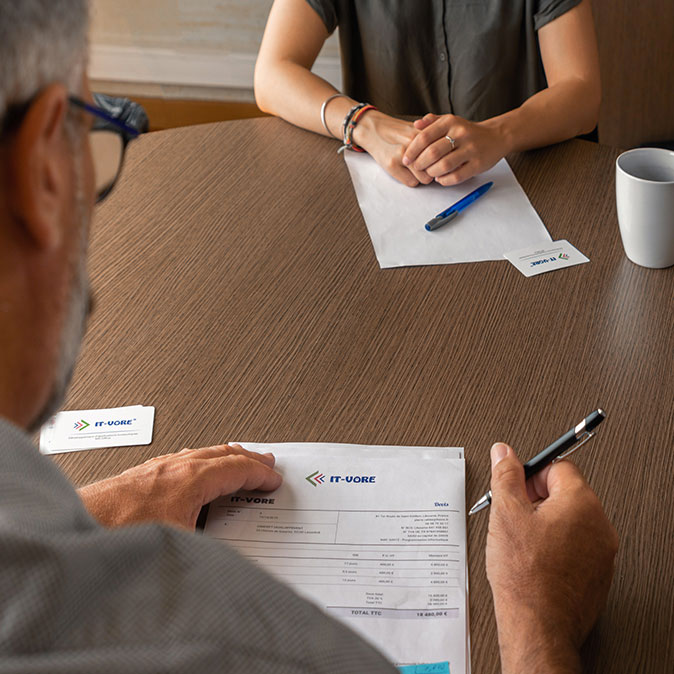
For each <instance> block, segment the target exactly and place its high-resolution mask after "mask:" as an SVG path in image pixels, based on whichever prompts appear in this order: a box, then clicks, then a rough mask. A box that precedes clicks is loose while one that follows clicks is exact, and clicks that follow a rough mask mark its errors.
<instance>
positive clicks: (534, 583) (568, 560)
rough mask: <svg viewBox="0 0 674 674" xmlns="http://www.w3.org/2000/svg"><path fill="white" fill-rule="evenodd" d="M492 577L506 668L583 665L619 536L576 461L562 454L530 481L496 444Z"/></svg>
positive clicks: (548, 669)
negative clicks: (580, 651) (582, 654)
mask: <svg viewBox="0 0 674 674" xmlns="http://www.w3.org/2000/svg"><path fill="white" fill-rule="evenodd" d="M491 457H492V480H491V491H492V503H491V512H490V517H489V533H488V536H487V552H486V558H487V577H488V579H489V583H490V585H491V588H492V593H493V596H494V610H495V613H496V622H497V626H498V638H499V647H500V650H501V664H502V671H503V674H514V673H515V672H517V673H521V672H545V673H552V672H554V673H556V674H557V673H561V672H565V673H566V672H574V673H575V672H580V661H579V655H578V649H579V648H580V645H581V644H582V643H583V641H584V640H585V638H586V636H587V634H588V632H589V631H590V629H591V628H592V626H593V625H594V623H595V621H596V620H597V617H598V616H599V613H600V611H601V610H602V608H603V607H604V604H605V603H606V598H607V596H608V590H609V587H610V585H611V579H612V577H613V565H614V559H615V555H616V553H617V550H618V535H617V533H616V531H615V529H614V528H613V526H612V525H611V523H610V522H609V521H608V519H607V518H606V515H605V514H604V511H603V509H602V506H601V504H600V502H599V500H598V499H597V497H596V495H595V493H594V492H593V491H592V489H591V488H590V486H589V485H588V483H587V482H586V481H585V479H584V478H583V476H582V475H581V473H580V471H579V470H578V468H576V466H575V465H573V464H572V463H570V462H568V461H560V462H559V463H555V464H553V465H552V466H549V467H548V468H546V469H545V470H543V471H541V472H540V473H538V474H537V475H535V476H534V477H533V478H532V479H531V480H529V481H528V482H525V480H524V470H523V467H522V464H521V463H520V461H519V460H518V459H517V456H516V455H515V453H514V451H513V450H512V449H511V448H510V447H508V446H507V445H504V444H502V443H497V444H496V445H494V446H493V447H492V450H491Z"/></svg>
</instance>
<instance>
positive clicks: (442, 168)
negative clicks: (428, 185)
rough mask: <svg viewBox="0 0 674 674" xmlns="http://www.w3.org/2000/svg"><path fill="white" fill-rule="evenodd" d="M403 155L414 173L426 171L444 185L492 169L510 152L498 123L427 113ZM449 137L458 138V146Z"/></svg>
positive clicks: (456, 142) (405, 164)
mask: <svg viewBox="0 0 674 674" xmlns="http://www.w3.org/2000/svg"><path fill="white" fill-rule="evenodd" d="M414 127H415V129H417V130H418V132H419V133H418V134H417V135H416V137H415V138H414V139H413V140H412V141H411V142H410V144H409V145H408V146H407V149H406V150H405V154H404V156H403V158H402V163H403V165H404V166H406V167H407V168H409V169H410V170H411V171H413V172H420V171H421V172H423V173H425V174H426V175H428V176H429V177H430V178H431V179H433V180H435V181H436V182H438V183H440V184H441V185H456V184H458V183H461V182H463V181H464V180H468V179H469V178H472V177H473V176H474V175H477V174H478V173H482V172H484V171H486V170H487V169H490V168H491V167H492V166H494V164H496V162H498V161H499V160H500V159H502V158H503V157H505V155H506V154H507V153H508V151H509V147H508V144H507V142H506V139H505V137H504V135H503V133H501V132H500V131H499V129H498V125H497V124H496V122H494V121H492V120H487V121H485V122H469V121H468V120H466V119H463V118H462V117H457V116H456V115H439V116H438V115H433V114H430V113H429V114H428V115H425V116H424V117H423V118H422V119H418V120H417V121H416V122H414ZM447 136H449V137H450V138H452V139H453V140H454V146H452V143H451V141H449V140H448V139H447Z"/></svg>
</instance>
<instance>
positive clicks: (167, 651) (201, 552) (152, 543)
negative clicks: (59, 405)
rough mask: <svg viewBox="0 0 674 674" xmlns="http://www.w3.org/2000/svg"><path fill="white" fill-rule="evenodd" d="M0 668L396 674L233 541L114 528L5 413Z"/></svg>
mask: <svg viewBox="0 0 674 674" xmlns="http://www.w3.org/2000/svg"><path fill="white" fill-rule="evenodd" d="M0 672H2V673H3V674H7V673H9V672H12V673H14V672H16V673H17V674H18V673H22V674H23V673H25V674H28V673H30V674H41V673H45V674H46V673H47V672H48V673H49V674H59V673H65V672H68V673H69V674H73V673H74V674H78V673H84V672H87V674H89V673H91V672H111V673H112V672H124V673H125V674H136V673H141V672H143V673H146V672H148V673H149V672H199V673H207V672H246V674H252V673H254V672H263V673H264V672H270V673H271V672H274V673H278V674H282V673H285V672H287V673H296V672H297V673H299V672H331V673H336V672H395V669H394V668H393V667H392V666H391V665H390V664H388V663H387V662H386V661H385V660H384V658H383V657H382V656H381V655H380V654H379V653H377V652H376V651H375V650H374V649H373V648H371V647H370V646H368V645H367V644H366V643H365V642H364V641H362V640H361V639H360V638H358V637H357V636H356V635H355V634H353V633H352V632H350V631H349V630H348V629H347V628H346V627H344V626H343V625H340V624H338V623H336V622H335V621H333V620H332V619H330V618H328V617H327V616H326V615H324V614H323V613H321V611H319V610H318V609H317V608H315V607H314V606H312V605H310V604H309V603H308V602H306V601H304V600H302V599H300V598H299V597H298V596H297V595H295V594H294V593H293V592H292V591H291V590H290V589H288V588H286V587H285V586H283V585H281V584H280V583H278V582H276V581H275V580H273V579H272V578H271V577H270V576H268V575H266V574H265V573H264V572H262V571H261V570H259V569H257V568H255V567H254V566H252V565H251V564H250V563H249V562H247V561H246V560H244V559H243V558H242V557H241V556H239V555H238V554H237V553H236V552H235V551H234V550H232V549H231V548H229V547H227V546H226V545H224V544H223V543H221V542H218V541H214V540H210V539H206V538H203V537H201V536H198V535H195V534H190V533H187V532H182V531H178V530H177V529H173V528H170V527H165V526H159V525H138V526H133V527H126V528H121V529H115V530H111V529H106V528H104V527H102V526H100V525H99V524H97V523H96V522H95V521H94V520H93V519H92V518H91V517H90V516H89V514H88V513H87V511H86V509H85V508H84V506H83V504H82V502H81V501H80V499H79V497H78V496H77V493H76V492H75V490H74V489H73V487H72V485H71V484H70V483H69V482H68V480H67V479H66V478H65V477H64V476H63V474H62V473H61V472H60V471H59V470H58V468H57V467H56V466H55V465H54V464H53V463H52V462H51V460H49V459H47V458H45V457H43V456H41V455H40V454H39V452H38V451H37V449H36V448H35V447H34V446H33V445H32V443H31V441H30V438H29V437H28V436H27V435H26V434H25V433H23V432H22V431H20V430H19V429H17V428H16V427H15V426H13V425H11V424H9V423H7V422H6V421H4V420H2V419H0Z"/></svg>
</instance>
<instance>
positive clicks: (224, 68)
mask: <svg viewBox="0 0 674 674" xmlns="http://www.w3.org/2000/svg"><path fill="white" fill-rule="evenodd" d="M271 5H272V0H92V2H91V13H92V17H91V18H92V26H91V67H90V76H91V78H92V80H93V81H94V85H95V86H97V87H98V89H99V90H103V89H105V90H106V91H108V92H110V93H125V94H130V93H135V94H137V95H145V96H163V97H173V98H198V99H213V100H243V101H246V100H252V86H253V68H254V66H255V58H256V55H257V50H258V47H259V45H260V40H261V38H262V32H263V30H264V26H265V23H266V20H267V15H268V13H269V9H270V7H271ZM314 70H315V71H316V72H318V73H319V74H321V75H322V76H323V77H326V79H328V80H330V81H331V82H333V83H334V84H336V85H337V86H339V85H340V68H339V50H338V45H337V41H336V38H335V36H333V37H331V38H330V40H328V42H327V43H326V45H325V47H324V49H323V51H322V52H321V54H320V56H319V58H318V60H317V63H316V66H315V68H314Z"/></svg>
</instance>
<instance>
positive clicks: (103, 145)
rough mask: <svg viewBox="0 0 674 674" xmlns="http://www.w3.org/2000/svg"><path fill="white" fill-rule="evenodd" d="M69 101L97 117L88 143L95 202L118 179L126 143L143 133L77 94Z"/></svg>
mask: <svg viewBox="0 0 674 674" xmlns="http://www.w3.org/2000/svg"><path fill="white" fill-rule="evenodd" d="M68 102H69V103H70V104H71V105H74V106H75V107H77V108H80V109H81V110H84V111H85V112H88V113H89V114H90V115H93V116H94V118H95V119H94V123H93V126H92V127H91V130H90V131H89V145H90V146H91V156H92V159H93V163H94V177H95V181H96V203H97V204H100V203H101V201H103V200H104V199H105V198H106V197H107V196H108V195H109V194H110V192H112V190H113V188H114V186H115V184H116V183H117V179H118V178H119V174H120V173H121V172H122V165H123V164H124V155H125V153H126V147H127V145H128V144H129V143H130V142H131V141H132V140H133V139H134V138H138V136H139V135H140V133H139V132H138V130H137V129H134V128H133V127H132V126H129V125H128V124H125V123H124V122H123V121H122V120H121V119H119V118H117V117H114V116H113V115H110V114H108V113H107V112H106V111H105V110H103V109H102V108H99V107H97V106H95V105H90V104H89V103H86V102H85V101H83V100H81V99H79V98H77V97H76V96H69V97H68Z"/></svg>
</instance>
